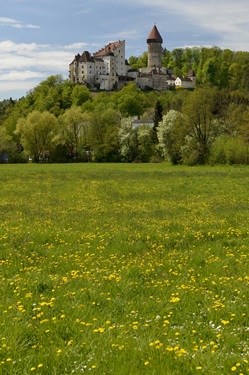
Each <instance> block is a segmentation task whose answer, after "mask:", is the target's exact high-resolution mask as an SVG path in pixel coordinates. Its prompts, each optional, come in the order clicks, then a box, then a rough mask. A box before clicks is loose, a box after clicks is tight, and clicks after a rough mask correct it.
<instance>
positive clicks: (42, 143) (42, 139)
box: [15, 111, 57, 163]
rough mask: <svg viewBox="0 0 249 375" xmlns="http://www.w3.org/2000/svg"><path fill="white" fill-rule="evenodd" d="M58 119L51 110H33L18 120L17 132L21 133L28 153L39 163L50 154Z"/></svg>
mask: <svg viewBox="0 0 249 375" xmlns="http://www.w3.org/2000/svg"><path fill="white" fill-rule="evenodd" d="M56 127H57V120H56V118H55V116H54V115H53V114H51V113H49V112H42V113H41V112H38V111H33V112H31V113H30V114H29V115H28V116H27V118H21V119H19V120H18V122H17V126H16V131H15V132H16V133H17V134H19V135H20V137H21V142H22V145H23V147H24V150H25V151H26V153H29V154H30V156H31V157H32V158H33V160H34V162H35V163H37V162H39V161H41V160H42V159H43V158H47V157H48V156H49V152H50V150H51V148H52V141H53V138H54V136H55V131H56Z"/></svg>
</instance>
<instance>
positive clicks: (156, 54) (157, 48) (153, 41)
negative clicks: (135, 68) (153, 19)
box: [147, 25, 163, 68]
mask: <svg viewBox="0 0 249 375" xmlns="http://www.w3.org/2000/svg"><path fill="white" fill-rule="evenodd" d="M147 43H148V68H153V67H156V68H161V67H162V43H163V39H162V37H161V35H160V33H159V31H158V29H157V27H156V25H154V26H153V28H152V30H151V32H150V35H149V36H148V38H147Z"/></svg>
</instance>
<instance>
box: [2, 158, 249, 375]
mask: <svg viewBox="0 0 249 375" xmlns="http://www.w3.org/2000/svg"><path fill="white" fill-rule="evenodd" d="M0 213H1V221H0V287H1V289H0V291H1V301H0V374H3V375H8V374H11V375H12V374H16V375H17V374H18V375H19V374H20V375H26V374H44V375H69V374H86V373H92V374H99V375H104V374H106V375H117V374H118V375H133V374H134V375H146V374H156V375H160V374H162V375H195V374H205V375H206V374H213V375H221V374H223V375H228V374H238V375H239V374H248V373H249V362H248V361H249V339H248V337H249V319H248V300H249V287H248V286H249V285H248V284H249V229H248V218H249V169H248V167H243V166H241V167H227V166H226V167H181V166H177V167H173V166H169V165H167V164H164V163H162V164H73V165H32V164H29V165H0Z"/></svg>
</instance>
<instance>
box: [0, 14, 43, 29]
mask: <svg viewBox="0 0 249 375" xmlns="http://www.w3.org/2000/svg"><path fill="white" fill-rule="evenodd" d="M0 27H14V28H16V29H40V26H37V25H32V24H29V23H28V24H26V23H23V22H19V21H17V20H15V19H14V18H7V17H0Z"/></svg>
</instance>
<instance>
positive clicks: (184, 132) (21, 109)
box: [0, 48, 249, 164]
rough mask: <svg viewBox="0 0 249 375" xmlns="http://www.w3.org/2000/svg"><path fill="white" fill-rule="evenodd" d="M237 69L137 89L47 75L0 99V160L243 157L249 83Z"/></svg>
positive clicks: (248, 130) (248, 155) (248, 154)
mask: <svg viewBox="0 0 249 375" xmlns="http://www.w3.org/2000/svg"><path fill="white" fill-rule="evenodd" d="M186 50H187V49H186ZM186 50H184V53H186ZM192 50H193V51H194V50H195V49H192ZM215 50H216V48H214V49H210V51H209V52H210V53H211V51H215ZM217 50H218V49H217ZM218 51H220V50H218ZM221 52H222V55H224V54H228V52H226V51H221ZM172 53H173V51H172ZM202 53H204V52H202ZM212 53H213V52H212ZM219 53H220V52H219ZM238 54H240V53H239V52H238ZM241 54H243V53H241ZM244 54H245V57H246V56H248V54H247V53H244ZM143 57H144V56H143ZM166 57H167V56H165V58H166ZM167 58H168V57H167ZM234 58H235V57H234ZM200 60H201V59H200ZM169 61H170V62H172V60H169ZM175 61H178V60H177V59H176V57H175ZM180 61H184V60H183V58H182V59H180ZM207 61H209V59H207V60H206V62H207ZM217 61H219V59H217ZM231 61H232V60H231ZM194 62H195V60H193V64H194ZM177 64H179V67H181V70H182V72H184V69H185V68H184V66H185V65H184V64H183V62H181V64H180V62H179V61H178V62H177ZM193 64H192V65H191V68H194V65H193ZM199 64H200V61H199ZM167 65H169V64H167ZM171 65H173V64H171ZM204 65H205V66H206V63H204ZM198 66H199V65H198ZM188 67H190V66H188ZM179 69H180V68H179ZM240 69H242V68H241V67H240ZM243 69H244V68H243ZM247 69H248V66H247ZM186 70H187V68H186ZM195 70H196V69H195ZM244 72H245V69H244ZM197 74H200V73H198V67H197ZM240 76H241V80H240V81H237V82H240V83H239V85H238V87H231V86H229V87H223V86H222V85H220V84H219V82H218V81H216V82H215V84H212V82H211V81H209V82H205V84H204V83H203V84H200V83H199V84H198V86H197V88H196V89H195V90H194V91H188V90H169V91H165V92H155V91H151V92H142V91H141V90H139V89H138V88H136V87H135V86H134V85H133V84H129V85H127V86H125V87H124V88H123V89H122V90H120V91H117V92H101V93H92V92H90V91H89V90H88V88H87V87H85V86H82V85H74V84H72V83H71V82H69V81H67V80H66V81H65V80H63V79H62V77H61V76H59V75H58V76H51V77H49V78H48V79H47V80H45V81H43V82H42V83H41V84H40V85H39V86H37V87H36V88H35V89H34V90H32V91H31V92H29V93H28V94H27V95H26V96H25V97H23V98H21V99H20V100H18V101H13V100H12V99H9V100H4V101H2V102H0V161H1V162H27V161H29V160H32V161H34V162H77V161H81V162H86V161H96V162H135V161H136V162H149V161H160V160H164V159H169V160H171V162H172V163H174V164H177V163H184V164H205V163H213V164H215V163H229V164H233V163H240V164H241V163H244V164H248V163H249V148H248V147H249V91H248V90H247V89H246V87H247V86H246V85H245V87H243V88H242V87H240V85H241V84H242V82H246V79H245V75H244V73H243V74H242V75H241V70H240ZM242 77H244V78H243V80H242ZM217 82H218V83H217ZM229 82H230V83H231V82H232V81H231V80H230V81H229ZM229 85H230V84H229ZM135 118H139V119H140V120H141V122H140V124H139V125H138V124H137V123H136V122H134V119H135ZM147 120H149V121H150V125H148V121H147ZM141 123H142V124H141Z"/></svg>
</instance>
